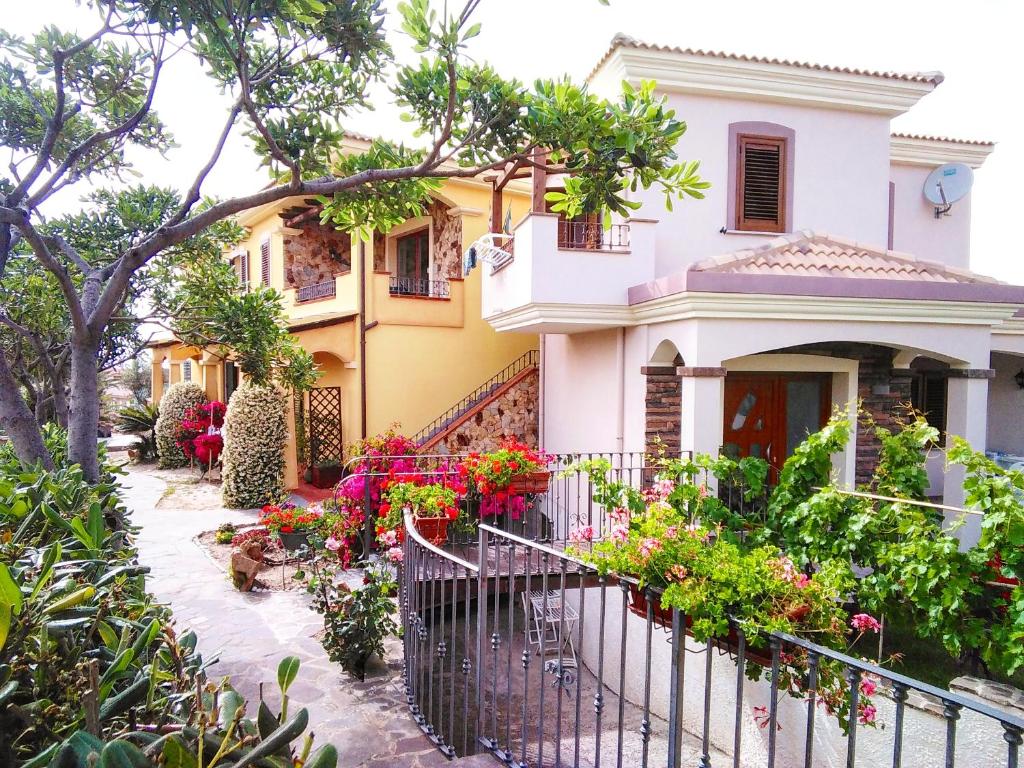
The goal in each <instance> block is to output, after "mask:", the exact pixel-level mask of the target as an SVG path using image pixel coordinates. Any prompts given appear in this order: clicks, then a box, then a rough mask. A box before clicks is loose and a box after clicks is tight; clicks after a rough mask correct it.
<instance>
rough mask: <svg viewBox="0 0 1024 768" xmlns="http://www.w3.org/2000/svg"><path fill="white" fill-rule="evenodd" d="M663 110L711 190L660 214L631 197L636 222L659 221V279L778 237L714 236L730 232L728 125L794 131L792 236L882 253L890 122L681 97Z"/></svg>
mask: <svg viewBox="0 0 1024 768" xmlns="http://www.w3.org/2000/svg"><path fill="white" fill-rule="evenodd" d="M669 103H670V104H671V106H672V107H673V108H675V109H676V111H677V114H678V115H679V116H680V117H681V118H682V119H684V120H686V121H687V126H688V127H687V131H686V134H685V135H684V136H683V138H682V140H681V141H680V143H679V146H678V148H677V151H678V153H679V155H680V157H681V158H683V159H685V160H699V161H700V164H701V166H700V173H701V176H702V177H703V178H704V179H705V180H707V181H709V182H710V183H711V188H710V189H709V190H707V193H706V195H707V196H706V198H705V199H704V200H699V201H697V200H693V201H691V200H688V201H685V202H683V203H680V204H678V205H676V206H675V210H673V211H672V212H668V211H666V210H665V205H664V198H663V197H662V196H661V195H659V194H656V193H649V194H647V195H642V196H641V195H638V199H641V200H642V201H643V202H644V207H643V209H642V211H641V212H640V215H642V216H649V217H652V218H657V219H659V220H660V222H659V225H658V231H657V266H656V270H657V274H658V276H661V275H665V274H669V273H672V272H675V271H678V270H680V269H682V268H684V267H685V266H687V265H689V264H691V263H693V262H695V261H700V260H701V259H706V258H709V257H711V256H717V255H721V254H725V253H731V252H733V251H737V250H740V249H743V248H748V247H752V246H757V245H761V244H763V243H765V242H767V241H769V240H771V239H772V238H773V237H777V235H747V234H720V232H719V230H721V229H722V227H726V228H731V227H732V226H733V225H732V222H729V221H728V220H727V210H728V203H729V150H730V147H729V125H730V124H731V123H735V122H747V121H761V122H769V123H776V124H778V125H782V126H785V127H786V128H790V129H792V130H794V131H795V132H796V136H795V139H794V146H793V149H794V159H795V167H794V189H793V210H792V211H791V213H790V216H791V218H790V221H791V227H790V231H797V230H801V229H815V230H819V231H822V232H827V233H831V234H836V235H841V236H843V237H847V238H853V239H856V240H858V241H862V242H864V243H868V244H872V245H877V246H885V244H886V240H887V236H888V222H889V192H888V188H889V119H888V117H886V116H884V115H873V114H864V113H855V112H842V111H839V110H826V109H815V108H811V107H803V106H794V105H787V104H772V103H764V102H756V101H745V100H739V99H727V98H716V97H709V96H694V95H682V94H669ZM823 126H827V129H823Z"/></svg>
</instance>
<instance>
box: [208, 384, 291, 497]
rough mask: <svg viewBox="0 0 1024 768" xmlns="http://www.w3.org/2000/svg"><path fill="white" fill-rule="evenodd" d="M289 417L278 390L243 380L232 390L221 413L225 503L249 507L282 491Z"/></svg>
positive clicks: (281, 394)
mask: <svg viewBox="0 0 1024 768" xmlns="http://www.w3.org/2000/svg"><path fill="white" fill-rule="evenodd" d="M287 439H288V422H287V418H286V414H285V402H284V395H283V393H282V392H281V391H280V390H278V389H276V388H274V387H267V386H263V387H261V386H254V385H252V384H243V385H242V386H241V387H239V388H238V389H236V390H235V392H234V394H233V395H231V401H230V402H229V403H228V411H227V415H226V416H225V417H224V454H223V457H222V461H223V466H224V486H223V489H222V495H223V500H224V505H225V506H226V507H230V508H234V509H253V508H255V507H262V506H264V505H265V504H271V503H274V502H276V501H278V500H279V499H280V498H281V496H282V495H283V494H284V448H285V441H286V440H287Z"/></svg>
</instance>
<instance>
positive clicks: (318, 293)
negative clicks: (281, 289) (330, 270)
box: [295, 277, 337, 302]
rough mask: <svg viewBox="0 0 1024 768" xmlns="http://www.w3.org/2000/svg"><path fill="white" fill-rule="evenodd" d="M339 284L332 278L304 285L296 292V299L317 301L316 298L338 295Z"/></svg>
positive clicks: (299, 300)
mask: <svg viewBox="0 0 1024 768" xmlns="http://www.w3.org/2000/svg"><path fill="white" fill-rule="evenodd" d="M336 292H337V286H336V284H335V281H334V278H333V277H332V278H331V279H330V280H324V281H323V282H319V283H314V284H313V285H303V286H300V287H299V289H298V290H297V291H296V292H295V300H296V301H298V302H303V301H315V300H316V299H327V298H331V297H333V296H335V295H336Z"/></svg>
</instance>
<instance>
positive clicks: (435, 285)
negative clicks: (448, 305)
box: [388, 275, 450, 299]
mask: <svg viewBox="0 0 1024 768" xmlns="http://www.w3.org/2000/svg"><path fill="white" fill-rule="evenodd" d="M388 291H389V292H390V293H391V295H392V296H423V297H431V298H435V299H447V298H448V296H449V292H450V289H449V286H448V281H447V280H445V279H443V278H441V279H438V280H432V279H430V278H428V277H399V276H398V275H391V279H390V281H389V283H388Z"/></svg>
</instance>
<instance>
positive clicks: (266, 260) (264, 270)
mask: <svg viewBox="0 0 1024 768" xmlns="http://www.w3.org/2000/svg"><path fill="white" fill-rule="evenodd" d="M260 280H261V281H262V282H263V284H264V285H267V286H269V285H270V240H269V239H267V240H264V241H263V242H262V243H260Z"/></svg>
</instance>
